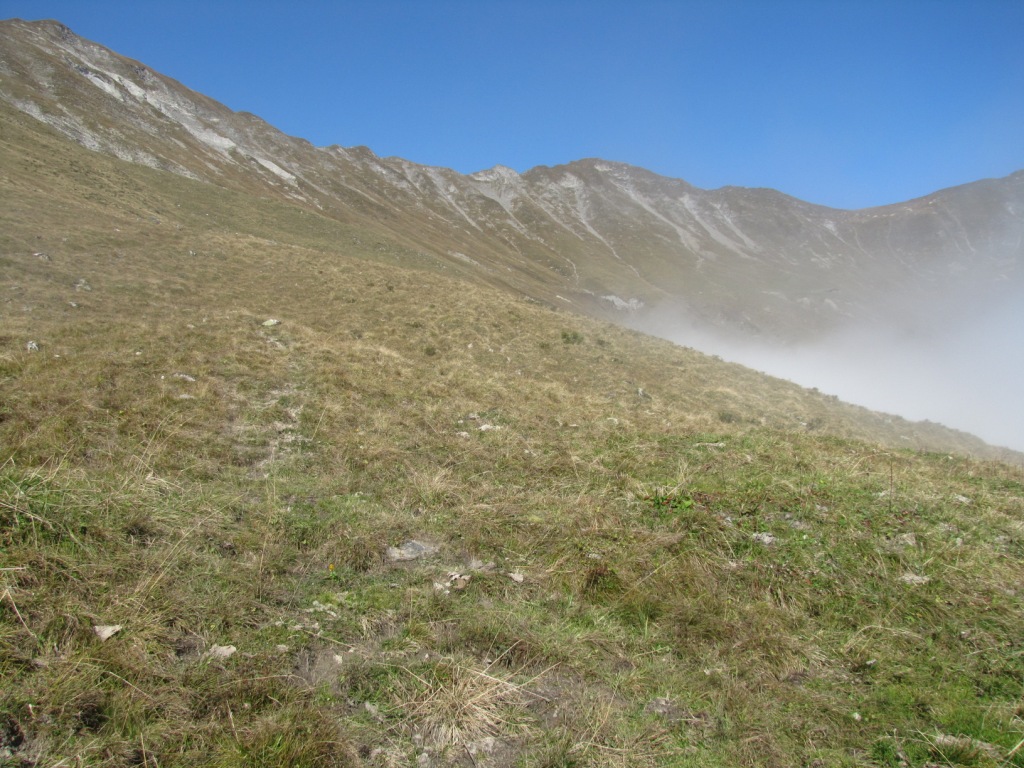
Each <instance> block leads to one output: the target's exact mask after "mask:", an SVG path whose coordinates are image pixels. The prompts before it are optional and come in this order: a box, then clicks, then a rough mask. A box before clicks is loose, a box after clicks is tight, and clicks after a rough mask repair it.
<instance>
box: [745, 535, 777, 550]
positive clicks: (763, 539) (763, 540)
mask: <svg viewBox="0 0 1024 768" xmlns="http://www.w3.org/2000/svg"><path fill="white" fill-rule="evenodd" d="M751 538H752V539H753V540H754V541H756V542H757V543H758V544H764V545H765V546H766V547H767V546H768V545H769V544H772V543H774V542H775V537H774V536H773V535H772V534H770V533H768V532H767V531H762V532H761V533H755V534H754V535H753V536H752V537H751Z"/></svg>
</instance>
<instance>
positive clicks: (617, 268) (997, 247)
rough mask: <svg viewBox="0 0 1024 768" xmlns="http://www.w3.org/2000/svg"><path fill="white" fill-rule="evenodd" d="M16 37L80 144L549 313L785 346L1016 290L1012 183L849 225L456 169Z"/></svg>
mask: <svg viewBox="0 0 1024 768" xmlns="http://www.w3.org/2000/svg"><path fill="white" fill-rule="evenodd" d="M4 24H5V25H6V26H7V27H8V29H9V30H11V33H10V34H5V35H4V43H3V50H4V60H5V62H7V63H6V65H5V66H6V71H7V72H8V73H10V72H13V71H14V69H13V67H14V65H13V64H12V62H14V63H17V64H18V66H17V68H16V70H17V74H18V76H19V77H18V78H9V77H5V78H4V87H3V88H2V89H0V97H2V98H3V99H5V100H6V101H7V102H8V103H10V104H12V105H14V106H15V107H16V108H19V109H21V110H22V111H26V112H27V113H29V114H31V115H33V116H34V117H36V118H37V119H40V120H43V121H45V122H49V123H50V124H51V125H53V126H54V127H56V128H57V129H58V130H60V131H62V132H63V133H65V135H68V136H70V137H71V138H73V139H75V140H76V141H78V142H79V143H82V144H83V145H85V146H87V147H89V148H91V149H97V150H101V151H105V152H108V153H111V154H114V155H115V156H119V157H121V158H122V159H127V160H129V161H131V162H140V163H143V164H147V165H150V166H152V167H157V168H161V169H164V170H170V171H172V172H175V173H179V174H182V175H186V176H189V177H192V178H198V179H202V180H205V181H208V182H210V183H214V184H218V185H221V186H225V185H226V186H232V187H234V188H237V189H243V190H247V191H250V192H254V193H257V194H270V195H273V196H276V197H279V198H281V199H285V200H290V201H292V202H295V203H297V204H302V205H306V206H309V207H310V208H311V209H314V210H317V211H320V212H321V213H324V214H325V215H328V216H331V217H333V218H337V219H339V220H342V221H350V222H351V221H359V222H360V223H361V224H363V225H366V226H371V227H376V228H378V229H379V230H382V231H384V232H386V233H387V234H389V235H390V236H397V237H399V238H401V239H402V240H403V241H406V242H409V243H410V244H411V245H412V246H413V247H414V248H415V249H417V250H419V251H421V252H423V253H424V254H425V255H426V256H427V257H428V258H431V259H433V260H436V261H438V262H440V263H444V264H445V265H446V266H447V268H448V269H451V270H454V271H460V272H463V273H475V275H476V277H477V278H478V279H482V280H485V281H490V282H492V283H494V284H503V285H504V286H505V287H506V288H510V289H512V290H515V291H518V292H520V293H522V294H524V295H527V296H530V297H531V298H534V299H536V300H539V301H542V302H545V303H548V304H552V305H563V306H570V307H573V308H574V309H576V310H577V311H582V312H585V313H588V314H593V315H597V316H602V317H620V318H621V317H622V316H623V315H622V313H623V312H625V313H627V314H628V315H631V316H633V315H637V314H639V315H640V316H641V318H642V316H643V314H644V313H645V312H646V311H647V310H650V309H651V308H653V307H662V308H664V307H675V308H676V310H677V311H678V312H680V313H682V314H684V315H686V316H687V317H688V318H689V320H690V321H692V322H694V323H696V324H698V325H702V326H706V327H709V328H716V329H718V330H720V331H723V332H727V333H733V334H735V333H739V334H741V335H749V334H754V335H757V336H760V337H763V338H765V339H775V340H778V341H782V342H792V341H795V340H801V339H804V338H806V337H807V336H808V335H815V334H818V333H820V332H821V331H822V330H824V329H833V328H837V327H841V326H843V325H846V324H848V323H849V322H851V321H853V320H858V319H863V318H865V317H869V316H872V315H873V314H874V313H876V312H878V311H879V310H878V307H879V306H884V305H885V301H882V302H879V301H877V298H878V295H879V293H880V292H882V291H881V289H880V286H891V287H890V288H888V289H886V291H885V292H887V293H888V294H890V295H895V296H899V295H901V294H903V293H905V292H910V293H917V292H920V290H921V286H925V287H926V293H928V294H931V295H937V294H939V293H942V292H948V291H952V290H960V289H963V287H964V285H963V282H964V281H963V279H962V276H963V275H965V274H966V275H967V276H969V278H970V280H968V282H969V283H975V284H977V286H978V287H979V289H980V288H988V287H991V286H992V285H993V284H994V283H996V282H998V281H1005V280H1009V281H1010V282H1012V283H1014V289H1015V290H1017V289H1018V288H1019V285H1018V284H1019V283H1021V282H1022V278H1021V274H1022V270H1021V261H1022V256H1021V252H1022V249H1021V246H1020V242H1021V240H1022V239H1024V220H1022V217H1021V216H1020V215H1019V214H1020V212H1021V211H1024V181H1022V179H1024V174H1021V172H1019V171H1018V172H1016V173H1014V174H1011V175H1010V176H1007V177H1005V178H1003V179H998V180H993V181H981V182H975V183H972V184H969V185H961V186H959V187H952V188H949V189H948V190H940V191H937V192H935V193H932V194H931V195H927V196H924V197H922V198H918V199H916V200H913V201H907V202H904V203H898V204H893V205H888V206H881V207H875V208H867V209H860V210H855V211H846V210H842V209H833V208H828V207H825V206H819V205H817V204H814V203H808V202H805V201H801V200H798V199H797V198H793V197H791V196H789V195H786V194H785V193H782V192H779V191H777V190H767V189H764V188H746V187H732V186H726V187H720V188H718V189H715V190H702V189H700V188H697V187H695V186H693V185H692V184H690V183H689V182H686V181H684V180H682V179H672V178H669V177H664V176H660V175H658V174H656V173H654V172H652V171H648V170H646V169H640V168H637V167H635V166H630V165H628V164H624V163H617V162H613V161H607V160H601V159H597V158H585V159H581V160H575V161H571V162H569V163H565V164H561V165H556V166H537V167H535V168H532V169H530V170H528V171H525V172H523V173H522V174H519V173H516V172H514V171H511V169H509V172H506V171H502V172H496V171H494V169H484V170H482V171H478V172H475V173H473V174H469V175H463V174H459V173H457V172H456V171H453V170H451V169H446V168H437V167H432V166H426V165H421V164H418V163H415V162H412V161H409V160H405V159H402V158H382V157H378V156H377V155H376V154H374V153H373V152H372V150H370V149H368V148H365V147H351V148H344V147H341V146H339V145H331V146H329V147H324V148H318V147H314V146H313V145H312V144H311V143H310V142H308V141H307V140H305V139H302V138H297V137H290V136H287V135H285V134H284V133H282V132H280V131H278V130H277V129H276V128H274V127H273V126H271V125H270V124H269V123H266V122H265V121H264V120H262V118H259V117H258V116H254V115H251V114H250V113H241V112H232V111H231V110H230V109H228V108H227V107H225V106H224V105H221V104H219V103H217V102H215V101H213V100H211V99H209V98H208V97H205V96H202V95H201V94H197V93H195V92H194V91H191V90H189V89H187V88H186V87H185V86H183V85H181V84H180V83H178V82H177V81H174V80H173V79H171V78H167V77H166V76H164V75H160V74H158V73H154V72H152V71H151V70H149V69H147V68H146V67H145V66H144V65H142V64H140V63H139V62H136V61H133V60H130V59H125V58H123V57H120V56H118V55H117V54H115V53H113V52H111V51H109V50H107V49H105V48H103V47H102V46H99V45H97V44H95V43H91V42H88V41H84V40H83V39H82V38H78V37H77V36H75V35H74V34H73V33H72V32H70V30H68V29H67V28H66V27H64V26H63V25H61V24H59V22H47V23H28V22H21V23H16V22H4ZM28 86H30V87H28ZM86 86H88V87H86ZM19 89H20V95H19ZM510 172H511V174H515V175H510ZM978 197H983V198H984V205H982V204H981V203H979V202H977V201H976V200H975V198H978ZM466 257H468V260H467V258H466ZM474 265H478V266H474ZM502 272H503V273H505V274H504V275H503V278H502V279H501V280H499V278H498V276H497V275H498V274H499V273H502ZM510 273H511V274H510ZM954 273H955V274H956V275H960V276H961V278H959V279H952V278H951V277H950V275H951V274H954ZM766 287H767V289H768V291H769V292H768V293H765V291H764V290H763V289H764V288H766ZM837 287H838V288H839V289H840V290H838V291H836V290H835V289H836V288H837ZM822 291H830V292H831V293H830V295H829V296H828V297H827V298H822V296H821V292H822ZM607 297H612V298H607ZM623 307H625V308H626V309H623ZM633 321H636V318H635V317H633Z"/></svg>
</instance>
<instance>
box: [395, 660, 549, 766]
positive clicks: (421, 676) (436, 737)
mask: <svg viewBox="0 0 1024 768" xmlns="http://www.w3.org/2000/svg"><path fill="white" fill-rule="evenodd" d="M404 672H405V673H406V674H407V675H408V676H409V680H407V681H405V682H404V683H403V684H402V685H401V687H400V689H399V696H398V698H397V699H396V703H398V704H400V706H402V708H403V709H405V710H406V712H407V713H408V715H409V717H410V718H411V719H412V727H413V728H415V729H416V730H417V731H418V732H419V733H420V734H421V735H422V736H423V738H424V739H425V740H426V741H427V742H428V743H429V744H432V745H436V746H440V747H446V746H450V745H459V746H461V745H466V744H469V743H470V742H473V741H476V740H478V739H480V738H482V737H484V736H505V737H510V736H511V737H515V736H519V735H522V734H523V733H525V732H526V731H527V726H526V719H525V709H524V703H525V699H527V698H528V697H529V696H530V693H529V690H528V685H529V683H526V684H519V683H515V682H513V681H512V680H511V679H510V678H509V677H508V673H507V672H505V671H504V670H503V669H501V668H500V667H495V666H494V665H489V666H487V667H485V668H482V669H481V668H476V665H475V664H473V663H472V662H469V661H466V660H464V661H462V662H459V661H456V660H455V659H444V660H441V661H439V662H437V663H436V664H431V665H429V666H426V667H425V666H420V667H418V668H416V669H412V668H406V669H405V670H404Z"/></svg>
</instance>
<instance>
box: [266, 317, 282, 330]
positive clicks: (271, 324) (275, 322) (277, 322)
mask: <svg viewBox="0 0 1024 768" xmlns="http://www.w3.org/2000/svg"><path fill="white" fill-rule="evenodd" d="M280 324H281V321H280V320H275V319H274V318H270V319H269V320H264V321H263V327H264V328H273V327H274V326H275V325H280Z"/></svg>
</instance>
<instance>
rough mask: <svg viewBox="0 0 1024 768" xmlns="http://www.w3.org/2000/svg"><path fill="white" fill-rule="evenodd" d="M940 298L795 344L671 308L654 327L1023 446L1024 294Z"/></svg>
mask: <svg viewBox="0 0 1024 768" xmlns="http://www.w3.org/2000/svg"><path fill="white" fill-rule="evenodd" d="M934 306H936V305H933V307H934ZM938 306H940V307H946V309H944V310H941V311H940V310H933V311H931V312H920V313H916V316H915V320H916V321H915V322H912V323H908V322H905V320H906V318H904V319H903V320H904V322H896V321H891V322H889V323H884V322H877V323H873V324H870V325H862V326H859V327H856V328H846V329H843V330H840V331H836V332H834V333H831V334H829V335H827V336H826V337H824V338H822V339H820V340H818V341H815V342H812V343H807V344H801V345H793V346H782V345H773V344H769V343H754V342H751V341H749V340H737V339H736V338H735V337H727V336H725V335H724V334H720V333H716V332H714V331H708V330H706V329H698V328H696V327H695V326H694V325H692V324H690V323H687V322H686V321H683V320H676V321H674V322H666V321H665V319H664V317H662V318H661V320H660V321H658V322H656V323H653V324H652V327H648V328H645V330H647V331H648V332H651V333H655V334H656V335H659V336H662V337H664V338H668V339H670V340H672V341H674V342H676V343H678V344H682V345H685V346H688V347H693V348H695V349H699V350H701V351H702V352H706V353H709V354H715V355H718V356H720V357H722V358H724V359H726V360H730V361H733V362H737V363H741V364H743V365H746V366H748V367H750V368H754V369H756V370H759V371H763V372H765V373H768V374H771V375H773V376H776V377H779V378H783V379H788V380H790V381H793V382H795V383H797V384H800V385H802V386H805V387H817V388H818V389H819V390H821V391H822V392H825V393H828V394H832V395H837V396H839V398H840V399H842V400H845V401H847V402H850V403H855V404H858V405H863V406H866V407H868V408H871V409H872V410H876V411H882V412H885V413H892V414H897V415H899V416H903V417H904V418H907V419H912V420H915V421H922V420H929V421H934V422H938V423H941V424H944V425H945V426H947V427H953V428H955V429H960V430H963V431H966V432H970V433H972V434H974V435H977V436H978V437H980V438H982V439H983V440H985V441H986V442H988V443H991V444H993V445H999V446H1004V447H1008V448H1013V449H1015V450H1018V451H1024V394H1022V392H1024V338H1022V337H1024V300H1022V298H1020V297H1019V296H1017V297H1013V298H1006V297H1003V298H1002V300H1001V301H999V302H998V303H986V302H981V301H978V302H972V306H971V307H970V308H967V307H965V306H964V305H963V304H960V305H959V306H956V305H952V304H946V305H942V304H940V305H938Z"/></svg>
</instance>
